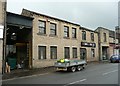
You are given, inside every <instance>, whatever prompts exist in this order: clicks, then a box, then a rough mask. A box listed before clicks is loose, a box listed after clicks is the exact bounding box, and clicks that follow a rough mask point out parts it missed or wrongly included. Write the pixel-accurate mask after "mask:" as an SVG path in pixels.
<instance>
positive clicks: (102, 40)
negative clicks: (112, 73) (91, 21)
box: [96, 27, 119, 61]
mask: <svg viewBox="0 0 120 86" xmlns="http://www.w3.org/2000/svg"><path fill="white" fill-rule="evenodd" d="M96 31H97V32H98V39H99V41H98V43H99V60H100V61H104V60H109V58H110V56H111V55H113V54H119V39H118V37H117V36H116V35H118V34H116V32H115V31H111V30H109V29H106V28H103V27H98V28H97V29H96Z"/></svg>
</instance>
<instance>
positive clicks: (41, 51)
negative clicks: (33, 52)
mask: <svg viewBox="0 0 120 86" xmlns="http://www.w3.org/2000/svg"><path fill="white" fill-rule="evenodd" d="M38 58H39V59H46V46H39V47H38Z"/></svg>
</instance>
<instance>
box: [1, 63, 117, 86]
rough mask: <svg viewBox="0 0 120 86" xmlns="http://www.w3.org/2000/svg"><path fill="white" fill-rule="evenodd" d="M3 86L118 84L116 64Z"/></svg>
mask: <svg viewBox="0 0 120 86" xmlns="http://www.w3.org/2000/svg"><path fill="white" fill-rule="evenodd" d="M2 83H3V84H64V86H69V85H72V84H118V64H117V63H90V64H88V65H87V67H86V69H84V70H82V71H76V72H74V73H72V72H56V71H55V72H51V73H50V72H48V73H45V74H39V75H34V76H29V77H22V78H16V79H9V80H4V81H2Z"/></svg>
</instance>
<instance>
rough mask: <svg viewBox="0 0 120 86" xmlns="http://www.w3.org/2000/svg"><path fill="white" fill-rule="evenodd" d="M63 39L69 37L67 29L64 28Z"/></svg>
mask: <svg viewBox="0 0 120 86" xmlns="http://www.w3.org/2000/svg"><path fill="white" fill-rule="evenodd" d="M64 37H69V27H67V26H64Z"/></svg>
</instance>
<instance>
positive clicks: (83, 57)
mask: <svg viewBox="0 0 120 86" xmlns="http://www.w3.org/2000/svg"><path fill="white" fill-rule="evenodd" d="M80 59H81V60H87V51H86V48H80Z"/></svg>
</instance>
